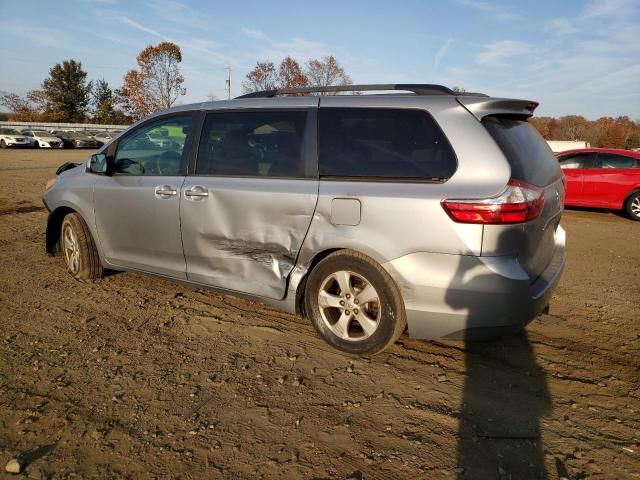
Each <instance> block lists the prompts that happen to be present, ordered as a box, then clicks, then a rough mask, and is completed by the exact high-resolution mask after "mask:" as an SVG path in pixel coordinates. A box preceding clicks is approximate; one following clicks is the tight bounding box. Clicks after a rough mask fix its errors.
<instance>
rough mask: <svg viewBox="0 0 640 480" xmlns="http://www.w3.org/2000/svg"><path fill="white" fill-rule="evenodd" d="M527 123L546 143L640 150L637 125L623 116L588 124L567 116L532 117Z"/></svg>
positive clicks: (576, 117) (639, 132) (578, 116)
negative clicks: (561, 141) (575, 141)
mask: <svg viewBox="0 0 640 480" xmlns="http://www.w3.org/2000/svg"><path fill="white" fill-rule="evenodd" d="M529 121H530V122H531V123H532V124H533V125H534V126H535V127H536V128H537V129H538V131H539V132H540V134H541V135H542V136H543V137H544V138H545V139H546V140H582V141H586V142H589V143H590V144H591V146H592V147H602V148H621V149H625V148H626V149H631V148H640V122H637V121H636V122H634V121H633V120H631V119H630V118H629V117H626V116H625V117H617V118H613V117H601V118H598V119H597V120H587V119H586V118H584V117H582V116H580V115H567V116H565V117H560V118H553V117H532V118H530V119H529Z"/></svg>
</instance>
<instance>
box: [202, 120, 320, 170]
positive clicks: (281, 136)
mask: <svg viewBox="0 0 640 480" xmlns="http://www.w3.org/2000/svg"><path fill="white" fill-rule="evenodd" d="M306 120H307V111H306V110H300V111H284V110H283V111H277V110H265V111H255V112H237V111H236V112H217V113H210V114H208V115H207V117H206V120H205V123H204V127H203V129H202V136H201V137H200V147H199V149H198V160H197V164H196V175H225V176H239V177H293V178H300V177H304V176H305V165H304V151H303V150H304V133H305V124H306Z"/></svg>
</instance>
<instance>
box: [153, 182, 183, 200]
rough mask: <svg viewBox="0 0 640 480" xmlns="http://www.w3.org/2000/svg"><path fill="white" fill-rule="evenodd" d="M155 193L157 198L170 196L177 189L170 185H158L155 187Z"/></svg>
mask: <svg viewBox="0 0 640 480" xmlns="http://www.w3.org/2000/svg"><path fill="white" fill-rule="evenodd" d="M155 193H156V197H158V198H171V197H175V196H176V195H177V194H178V190H176V189H175V188H173V187H172V186H170V185H159V186H157V187H156V189H155Z"/></svg>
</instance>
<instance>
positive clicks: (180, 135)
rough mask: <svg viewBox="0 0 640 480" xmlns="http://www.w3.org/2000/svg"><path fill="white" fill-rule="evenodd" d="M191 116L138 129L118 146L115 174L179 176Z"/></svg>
mask: <svg viewBox="0 0 640 480" xmlns="http://www.w3.org/2000/svg"><path fill="white" fill-rule="evenodd" d="M190 125H191V115H185V116H179V117H170V118H163V119H160V120H157V121H155V122H152V123H149V124H146V125H143V126H141V127H138V128H137V129H136V130H134V131H133V132H132V133H130V134H128V135H127V136H126V137H124V138H123V139H122V140H120V141H119V142H118V149H117V151H116V155H115V161H114V169H115V173H118V174H121V175H179V174H180V172H181V166H182V155H183V149H184V144H185V140H186V137H187V132H188V130H189V126H190Z"/></svg>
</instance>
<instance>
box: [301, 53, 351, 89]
mask: <svg viewBox="0 0 640 480" xmlns="http://www.w3.org/2000/svg"><path fill="white" fill-rule="evenodd" d="M305 73H306V76H307V78H308V79H309V85H310V86H312V87H329V86H334V85H351V84H352V83H353V82H352V81H351V77H350V76H349V75H347V72H345V70H344V68H342V66H341V65H340V63H338V61H337V60H336V58H335V57H334V56H333V55H328V56H326V57H323V58H321V59H320V60H317V59H315V58H312V59H311V60H309V61H308V62H307V64H306V69H305Z"/></svg>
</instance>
